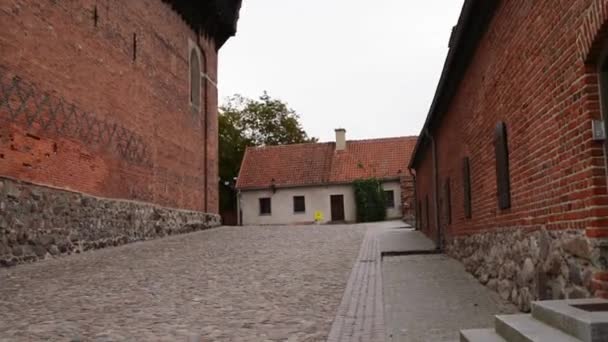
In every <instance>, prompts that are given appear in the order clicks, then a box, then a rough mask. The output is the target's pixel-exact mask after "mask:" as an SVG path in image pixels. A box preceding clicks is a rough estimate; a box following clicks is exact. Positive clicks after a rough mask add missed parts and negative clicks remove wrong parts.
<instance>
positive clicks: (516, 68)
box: [416, 0, 608, 236]
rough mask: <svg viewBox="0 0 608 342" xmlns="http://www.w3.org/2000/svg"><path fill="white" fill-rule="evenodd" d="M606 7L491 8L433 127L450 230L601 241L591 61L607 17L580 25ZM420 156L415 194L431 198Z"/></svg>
mask: <svg viewBox="0 0 608 342" xmlns="http://www.w3.org/2000/svg"><path fill="white" fill-rule="evenodd" d="M599 3H602V5H601V6H599V5H598V6H597V7H596V5H597V4H599ZM604 6H608V5H606V4H605V2H603V1H591V0H573V1H556V2H551V1H548V2H538V3H536V2H529V1H523V0H515V1H503V2H501V3H500V4H499V5H498V7H497V9H496V11H495V13H494V15H493V17H492V19H491V20H490V22H489V25H488V28H487V30H486V32H485V33H484V34H483V35H482V38H481V40H480V41H479V43H478V46H477V49H476V50H475V52H474V53H473V56H472V58H471V60H470V63H469V64H468V67H467V68H466V71H465V72H464V75H463V77H462V79H461V81H460V82H459V83H458V86H457V88H456V89H455V92H454V96H453V97H452V98H451V100H450V101H449V105H448V106H447V108H446V109H445V113H444V115H443V116H442V118H441V121H440V122H439V124H435V125H434V127H433V130H432V132H431V134H432V135H433V137H434V138H435V141H436V144H437V159H438V183H439V184H438V185H437V186H438V188H439V190H438V191H439V195H440V196H441V192H442V189H441V188H442V187H443V184H442V183H443V182H444V180H445V179H447V178H449V179H450V182H451V187H450V190H451V202H452V206H451V207H452V222H451V224H449V230H448V232H449V234H452V235H460V234H470V233H472V232H477V231H488V230H492V229H506V228H509V227H519V228H521V227H529V228H539V227H546V228H547V229H581V230H584V229H586V231H587V234H591V235H594V236H595V235H602V234H605V235H606V236H608V229H603V228H608V221H607V220H605V216H606V214H608V207H607V204H608V201H607V200H606V198H607V193H608V191H607V189H606V177H605V174H606V173H605V167H604V152H603V150H602V142H597V141H593V140H592V130H591V123H592V120H599V119H601V118H602V116H601V113H600V111H599V102H598V58H599V54H600V51H601V50H602V48H606V45H605V44H604V42H603V41H601V37H602V35H603V33H602V32H604V33H606V32H607V31H608V30H607V29H606V27H607V24H606V22H607V20H608V19H602V20H601V21H598V20H595V19H593V20H591V19H585V18H594V15H593V13H597V11H598V8H604ZM594 11H595V12H594ZM602 11H603V10H602ZM602 13H603V12H602ZM607 13H608V12H607ZM602 18H603V17H602ZM585 20H588V23H587V24H585V25H584V24H583V22H584V21H585ZM531 36H532V37H533V39H532V38H531ZM422 150H423V151H424V152H423V153H422V155H421V156H420V160H419V162H418V163H417V165H416V175H417V178H416V181H417V189H416V190H417V193H418V194H419V196H418V197H419V199H423V198H424V196H427V195H429V196H430V198H431V203H432V197H433V192H434V189H433V179H432V178H433V160H432V150H431V147H430V144H427V146H425V147H424V148H423V149H422ZM464 158H466V166H464V165H463V163H465V161H464V160H465V159H464ZM431 206H432V205H431ZM431 221H432V219H431ZM431 223H432V222H431ZM602 229H603V230H602ZM428 234H429V236H434V231H433V228H432V227H431V229H430V231H429V233H428Z"/></svg>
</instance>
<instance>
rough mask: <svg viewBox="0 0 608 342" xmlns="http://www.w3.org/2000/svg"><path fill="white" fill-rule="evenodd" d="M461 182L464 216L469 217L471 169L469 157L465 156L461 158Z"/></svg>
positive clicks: (470, 214) (470, 213) (470, 212)
mask: <svg viewBox="0 0 608 342" xmlns="http://www.w3.org/2000/svg"><path fill="white" fill-rule="evenodd" d="M462 184H463V187H464V189H463V192H464V216H465V217H466V218H471V217H472V216H473V215H472V210H471V169H470V166H469V157H465V158H464V159H463V160H462Z"/></svg>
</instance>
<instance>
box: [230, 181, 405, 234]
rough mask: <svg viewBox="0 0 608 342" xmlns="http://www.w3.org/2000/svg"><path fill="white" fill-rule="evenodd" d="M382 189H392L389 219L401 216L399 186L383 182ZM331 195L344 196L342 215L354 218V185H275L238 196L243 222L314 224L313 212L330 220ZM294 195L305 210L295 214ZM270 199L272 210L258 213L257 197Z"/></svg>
mask: <svg viewBox="0 0 608 342" xmlns="http://www.w3.org/2000/svg"><path fill="white" fill-rule="evenodd" d="M382 187H383V188H384V190H392V191H394V199H395V205H394V207H393V208H387V218H388V219H395V218H397V219H399V218H401V186H400V183H399V181H391V182H384V183H383V185H382ZM331 195H343V196H344V218H345V221H347V222H355V221H356V220H357V212H356V205H355V195H354V189H353V186H352V185H350V184H347V185H325V186H307V187H293V188H278V189H276V190H275V191H274V193H273V191H272V190H270V189H266V190H243V191H241V193H240V195H239V207H240V211H241V213H242V222H241V223H242V224H243V225H272V224H277V225H278V224H299V223H313V222H314V221H315V212H317V211H320V212H322V213H323V220H322V221H321V223H328V222H330V221H331V205H330V197H331ZM294 196H304V201H305V207H306V208H305V209H306V210H305V212H303V213H294V200H293V198H294ZM265 197H267V198H270V201H271V213H270V214H269V215H268V214H260V203H259V199H260V198H265Z"/></svg>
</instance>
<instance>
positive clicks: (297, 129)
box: [218, 92, 317, 209]
mask: <svg viewBox="0 0 608 342" xmlns="http://www.w3.org/2000/svg"><path fill="white" fill-rule="evenodd" d="M299 120H300V116H299V115H298V114H297V113H296V112H295V111H294V110H293V109H291V108H289V107H288V106H287V104H286V103H285V102H282V101H281V100H278V99H273V98H271V97H270V95H268V93H266V92H264V94H262V96H260V97H259V98H258V99H256V100H253V99H249V98H245V97H243V96H241V95H238V94H237V95H234V96H232V97H230V98H228V99H227V101H226V102H225V103H224V104H223V105H222V106H220V113H219V118H218V124H219V159H220V160H219V163H220V170H219V171H220V172H219V173H220V179H221V182H222V183H224V182H229V185H228V186H226V185H225V184H222V185H221V186H220V208H221V209H234V207H235V199H234V192H233V191H231V189H230V186H232V185H234V184H233V180H234V178H235V177H237V176H238V172H239V169H240V167H241V161H242V160H243V155H244V154H245V149H246V148H247V146H264V145H283V144H297V143H307V142H316V141H317V139H316V138H311V137H309V136H308V135H307V134H306V132H305V131H304V129H303V128H302V125H301V123H300V121H299Z"/></svg>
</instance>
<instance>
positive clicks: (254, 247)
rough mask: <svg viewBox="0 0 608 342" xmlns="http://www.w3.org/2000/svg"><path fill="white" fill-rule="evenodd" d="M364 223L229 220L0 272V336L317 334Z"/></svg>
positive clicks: (330, 316)
mask: <svg viewBox="0 0 608 342" xmlns="http://www.w3.org/2000/svg"><path fill="white" fill-rule="evenodd" d="M367 228H368V227H367V226H364V225H354V226H353V225H351V226H346V225H344V226H303V227H242V228H239V227H234V228H232V227H230V228H228V227H226V228H219V229H213V230H208V231H203V232H198V233H192V234H186V235H180V236H173V237H170V238H166V239H161V240H154V241H148V242H142V243H136V244H131V245H126V246H122V247H116V248H108V249H104V250H99V251H91V252H87V253H83V254H79V255H72V256H68V257H64V258H60V259H56V260H47V261H42V262H38V263H34V264H30V265H20V266H17V267H14V268H10V269H0V341H11V342H12V341H47V340H52V341H125V340H126V341H197V342H198V341H256V342H259V341H325V340H326V338H327V336H328V333H329V331H330V327H331V324H332V322H333V320H334V317H335V315H336V311H337V308H338V306H339V304H340V300H341V298H342V296H343V293H344V290H345V287H346V282H347V280H348V278H349V275H350V273H351V269H352V266H353V264H354V261H355V259H356V257H357V255H358V253H359V250H360V246H361V242H362V240H363V237H364V234H365V231H366V229H367Z"/></svg>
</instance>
